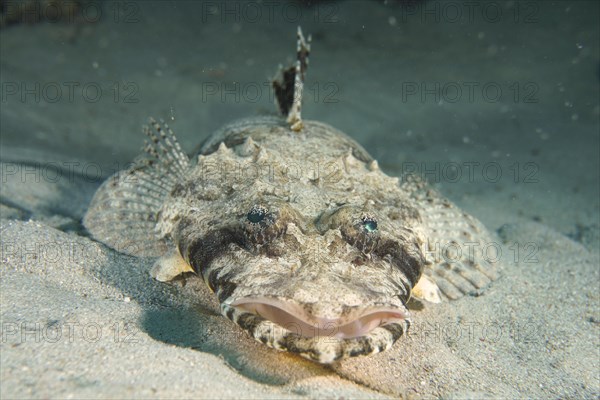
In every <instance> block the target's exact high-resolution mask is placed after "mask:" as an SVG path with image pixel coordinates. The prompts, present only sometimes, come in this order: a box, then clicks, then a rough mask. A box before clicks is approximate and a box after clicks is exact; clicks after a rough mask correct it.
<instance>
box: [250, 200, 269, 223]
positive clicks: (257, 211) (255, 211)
mask: <svg viewBox="0 0 600 400" xmlns="http://www.w3.org/2000/svg"><path fill="white" fill-rule="evenodd" d="M268 212H269V210H267V209H266V208H265V207H263V206H259V205H254V206H252V208H251V209H250V211H248V214H247V215H246V219H247V220H248V221H249V222H250V223H252V224H258V223H260V222H262V221H264V219H265V217H266V216H267V214H268Z"/></svg>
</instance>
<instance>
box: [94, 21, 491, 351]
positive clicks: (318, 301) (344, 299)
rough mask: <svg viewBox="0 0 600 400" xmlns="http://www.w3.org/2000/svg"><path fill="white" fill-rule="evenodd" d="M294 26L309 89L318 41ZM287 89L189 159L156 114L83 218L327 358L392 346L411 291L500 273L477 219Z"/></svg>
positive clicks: (250, 320) (463, 289) (235, 314)
mask: <svg viewBox="0 0 600 400" xmlns="http://www.w3.org/2000/svg"><path fill="white" fill-rule="evenodd" d="M298 35H299V46H298V60H299V61H298V62H297V64H296V75H295V77H296V78H295V79H296V83H297V85H296V88H301V85H302V82H301V81H300V80H299V79H300V78H298V77H299V76H301V75H302V76H303V73H302V74H300V71H302V72H303V71H304V69H303V68H305V67H306V65H307V56H308V51H309V46H308V45H307V44H306V43H305V42H304V38H303V37H302V35H301V32H300V31H299V33H298ZM290 73H292V72H290ZM292 77H293V75H292ZM288 81H293V80H292V79H291V78H290V79H288ZM285 90H289V87H286V86H285V85H284V86H281V90H280V91H281V93H283V95H282V96H281V98H283V99H288V100H289V99H293V101H294V102H295V104H294V105H293V106H290V105H287V106H284V107H282V105H281V104H280V109H286V110H289V109H292V110H294V111H293V114H292V115H288V116H287V119H286V118H283V117H261V118H254V119H247V120H243V121H240V122H237V123H234V124H231V125H228V126H226V127H225V128H223V129H222V130H220V131H218V132H216V133H214V134H213V135H211V136H210V137H209V138H208V139H207V140H206V141H205V143H204V144H203V145H202V146H201V148H200V150H199V152H198V154H196V155H194V156H192V157H191V158H188V156H187V155H186V154H185V153H184V152H183V151H182V150H181V149H180V147H179V145H178V144H177V141H176V139H175V136H174V134H173V133H172V132H171V131H170V130H169V129H168V127H167V126H166V125H161V124H158V123H156V122H154V121H151V128H146V134H147V135H148V137H149V138H150V143H149V144H148V145H147V147H146V149H145V151H146V153H147V154H145V155H144V156H143V157H141V158H139V159H138V160H137V161H136V162H135V164H134V166H133V167H132V168H130V169H129V170H126V171H121V172H120V173H117V174H115V175H114V176H113V177H111V178H110V179H109V180H107V182H105V183H104V184H103V185H102V187H101V188H100V189H98V192H97V193H96V195H95V197H94V199H93V200H92V203H91V204H90V207H89V210H88V213H87V214H86V216H85V218H84V224H85V226H86V228H87V229H88V230H89V231H90V233H91V234H92V236H93V237H94V238H96V239H98V240H100V241H102V242H104V243H106V244H107V245H109V246H111V247H113V248H115V249H117V250H119V251H122V252H124V253H128V254H133V255H138V256H153V257H159V256H160V257H161V258H159V259H158V261H157V262H156V264H155V267H154V268H153V271H152V274H153V276H154V277H155V278H156V279H158V280H160V281H168V280H171V279H172V278H173V277H175V276H177V275H178V274H181V273H183V272H186V271H193V272H195V273H197V274H198V275H199V276H200V277H202V278H203V279H204V280H205V282H206V283H207V285H208V286H209V287H210V288H211V289H212V290H213V291H214V292H215V293H216V295H217V297H218V300H219V302H220V304H221V312H222V314H223V315H224V316H226V317H227V318H229V319H231V320H232V321H234V322H235V323H236V324H238V325H239V326H240V327H242V328H243V329H245V330H246V331H248V332H249V333H250V334H251V335H252V336H253V337H254V338H255V339H257V340H259V341H261V342H263V343H265V344H266V345H268V346H270V347H273V348H276V349H279V350H287V351H290V352H294V353H298V354H300V355H302V356H304V357H307V358H309V359H311V360H314V361H317V362H321V363H331V362H334V361H337V360H341V359H343V358H346V357H353V356H357V355H366V354H372V353H377V352H379V351H383V350H385V349H388V348H389V347H391V346H392V345H393V343H394V342H395V341H396V340H397V339H398V338H399V337H400V336H401V335H402V334H403V333H404V332H405V331H406V330H407V329H408V327H409V325H410V314H409V311H408V309H407V307H406V303H407V301H408V299H409V297H410V296H411V292H413V294H414V295H416V296H417V297H419V298H421V299H425V300H429V301H433V302H437V301H440V300H441V299H442V297H443V298H448V299H456V298H459V297H461V296H462V295H464V294H468V293H473V292H476V291H477V290H478V289H480V288H483V287H485V286H486V285H487V284H489V282H490V281H491V280H493V279H494V277H495V271H494V267H493V265H491V264H490V263H488V262H487V260H486V259H485V257H483V256H482V253H481V247H482V246H483V245H485V244H486V242H489V241H490V238H489V236H488V235H487V233H486V230H485V228H483V226H482V225H481V224H480V223H479V222H478V221H477V220H476V219H474V218H473V217H471V216H469V215H467V214H465V213H463V212H462V211H461V210H459V209H458V208H456V207H455V206H454V205H453V204H452V203H450V202H449V201H448V200H446V199H444V198H443V197H441V196H440V195H439V194H437V193H436V192H435V191H433V190H430V189H428V188H427V185H425V184H424V183H423V182H422V181H421V180H419V179H415V178H411V179H408V177H405V178H407V179H403V180H402V182H401V181H400V180H399V179H398V178H391V177H389V176H387V175H386V174H384V173H383V172H382V171H381V170H379V168H378V166H377V162H375V161H373V159H372V158H371V156H370V155H369V154H368V153H367V152H366V151H365V150H364V149H363V148H362V147H361V146H360V145H359V144H357V143H356V142H355V141H353V140H352V139H350V138H349V137H348V136H346V135H345V134H343V133H342V132H340V131H338V130H336V129H334V128H332V127H331V126H328V125H326V124H323V123H320V122H315V121H303V120H302V119H301V118H300V101H301V99H299V98H294V97H293V96H291V97H290V96H288V95H287V94H286V93H285ZM281 101H287V100H281ZM447 245H451V246H450V247H448V246H447ZM474 245H476V246H474ZM456 247H458V248H459V250H460V249H461V248H463V249H475V250H476V251H475V252H472V251H463V252H460V254H458V255H455V254H450V253H452V251H454V250H456ZM438 287H439V289H438ZM440 289H441V292H440Z"/></svg>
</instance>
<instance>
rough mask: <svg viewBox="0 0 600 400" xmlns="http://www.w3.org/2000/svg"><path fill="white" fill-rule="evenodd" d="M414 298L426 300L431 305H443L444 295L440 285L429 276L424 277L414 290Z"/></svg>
mask: <svg viewBox="0 0 600 400" xmlns="http://www.w3.org/2000/svg"><path fill="white" fill-rule="evenodd" d="M412 295H413V297H416V298H417V299H419V300H426V301H428V302H430V303H441V302H442V293H441V292H440V288H438V285H437V284H436V283H435V282H434V281H433V280H432V279H431V278H430V277H428V276H427V275H422V276H421V279H419V282H417V284H416V285H415V287H414V288H413V289H412Z"/></svg>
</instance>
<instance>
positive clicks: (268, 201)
mask: <svg viewBox="0 0 600 400" xmlns="http://www.w3.org/2000/svg"><path fill="white" fill-rule="evenodd" d="M241 203H243V204H245V205H244V206H243V207H237V210H238V211H237V213H229V214H227V213H223V214H222V215H221V216H220V217H219V218H218V222H214V223H212V224H211V225H212V226H213V228H214V229H213V230H211V233H208V234H207V235H204V236H203V237H202V238H201V239H200V240H199V241H197V242H196V243H195V245H194V246H193V248H190V249H183V252H182V254H187V255H188V257H189V258H190V259H191V260H192V262H191V264H192V265H198V266H199V268H198V271H199V272H200V274H201V275H202V277H203V278H204V280H205V281H206V282H207V284H208V286H209V287H210V288H211V289H212V290H213V291H214V292H215V293H216V294H217V297H218V299H219V302H220V304H221V312H222V314H223V315H224V316H226V317H227V318H229V319H230V320H232V321H233V322H234V323H236V324H237V325H239V326H240V327H241V328H242V329H244V330H245V331H247V332H248V333H249V334H250V335H251V336H252V337H254V338H255V339H256V340H258V341H260V342H262V343H264V344H266V345H268V346H270V347H272V348H275V349H278V350H285V351H289V352H293V353H298V354H300V355H301V356H303V357H306V358H309V359H311V360H313V361H316V362H319V363H331V362H335V361H338V360H341V359H344V358H348V357H354V356H359V355H368V354H373V353H377V352H380V351H383V350H386V349H388V348H390V347H391V346H392V345H393V343H394V342H395V341H396V340H397V339H398V338H399V337H400V336H401V335H402V334H403V333H404V332H405V331H406V330H407V329H408V327H409V325H410V314H409V311H408V309H407V307H406V302H407V301H408V298H409V296H410V291H411V288H412V287H413V286H414V285H415V284H416V281H417V280H418V278H419V276H420V275H421V272H422V268H423V264H424V261H423V257H422V254H421V249H420V244H419V242H418V240H416V236H415V235H413V234H412V231H411V230H410V229H406V228H403V227H402V224H401V223H399V222H397V221H393V220H392V219H391V218H390V217H389V215H388V214H387V213H386V212H382V211H385V210H379V212H378V211H376V210H373V209H370V210H365V207H364V206H363V205H352V204H345V205H341V206H334V207H331V206H330V207H327V208H326V209H323V210H320V211H318V212H317V211H316V210H315V212H314V214H312V215H307V214H306V213H305V212H301V211H300V210H306V209H307V207H301V206H299V205H297V204H294V203H293V202H289V201H286V200H281V199H278V198H276V197H269V196H261V198H260V200H256V199H255V200H253V201H252V200H251V199H245V200H243V201H241ZM313 208H314V207H313ZM194 249H198V250H197V251H196V250H194Z"/></svg>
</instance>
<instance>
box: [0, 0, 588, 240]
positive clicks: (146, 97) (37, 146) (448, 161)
mask: <svg viewBox="0 0 600 400" xmlns="http://www.w3.org/2000/svg"><path fill="white" fill-rule="evenodd" d="M23 3H27V5H26V6H23ZM67 4H70V6H64V4H63V7H62V8H58V7H56V6H55V3H51V2H50V3H48V2H32V1H26V2H14V1H13V2H10V1H2V2H1V5H2V12H3V14H2V17H3V27H2V29H1V30H0V45H1V47H0V50H1V61H0V80H1V83H2V100H1V103H0V105H1V110H0V124H1V126H0V128H1V138H2V146H1V152H0V155H1V158H2V161H4V162H7V163H9V164H10V163H15V162H18V163H23V162H24V163H26V164H33V165H37V166H38V167H41V172H39V171H38V172H37V174H38V176H34V175H31V176H32V177H33V178H31V177H30V178H29V180H30V181H32V182H33V181H35V180H36V179H41V180H42V181H45V182H46V183H48V182H51V181H52V180H53V179H54V177H55V176H56V174H57V171H58V174H59V175H60V179H65V177H68V178H69V179H70V175H68V174H69V173H70V172H73V173H74V174H76V175H77V176H78V177H79V178H81V179H82V180H84V181H85V182H86V183H89V185H88V186H93V187H95V186H97V185H98V184H99V183H100V182H101V181H102V179H104V178H105V177H106V176H108V175H110V174H111V173H113V172H114V171H115V170H117V169H119V168H121V167H123V166H125V165H126V163H127V162H128V161H130V160H132V159H133V158H134V157H135V155H136V154H137V153H138V152H139V149H140V147H141V144H142V141H143V136H142V134H141V125H142V124H143V123H145V122H146V121H147V118H148V117H149V116H154V117H156V118H164V119H165V120H167V121H169V122H170V124H171V126H172V127H173V128H174V130H175V132H176V133H177V135H178V136H179V138H180V141H181V142H182V145H183V146H184V148H185V149H188V150H190V151H191V150H192V149H193V148H194V147H195V146H196V145H197V144H198V143H200V142H201V141H202V140H203V139H204V138H205V137H206V136H207V135H209V134H210V133H211V132H212V131H214V130H215V129H217V128H218V127H220V126H221V125H223V124H225V123H227V122H229V121H231V120H233V119H236V118H241V117H247V116H252V115H259V114H265V113H274V112H275V111H276V109H275V106H274V103H273V97H272V94H271V93H270V90H269V81H270V79H271V78H272V77H273V76H274V75H275V73H276V71H277V66H278V64H281V63H283V64H284V65H287V64H288V63H290V62H291V61H292V60H293V58H294V55H295V44H296V43H295V32H296V27H297V26H298V25H301V26H302V28H303V30H304V32H305V34H312V38H313V45H312V50H313V51H312V54H311V58H310V66H309V72H308V76H307V91H306V94H305V104H304V110H303V111H304V114H303V115H304V117H305V118H307V119H317V120H321V121H324V122H328V123H330V124H332V125H334V126H335V127H337V128H339V129H341V130H343V131H345V132H346V133H348V134H349V135H350V136H352V137H354V138H355V139H356V140H357V141H359V142H360V143H361V144H362V145H363V146H364V147H365V148H366V149H367V150H369V151H370V152H371V153H372V154H373V156H374V157H375V158H377V159H378V160H379V161H380V165H381V166H382V167H383V168H384V170H386V171H387V172H389V173H390V174H393V175H400V174H401V173H403V172H413V171H416V172H417V173H422V174H424V175H425V176H426V177H427V178H428V179H429V180H430V181H431V182H432V183H433V184H435V185H437V186H439V187H440V189H441V190H442V191H443V192H444V193H445V194H446V195H448V196H449V197H451V198H452V199H453V200H455V201H456V202H458V203H459V204H460V205H461V206H463V207H465V208H466V209H468V210H470V211H471V212H472V213H474V214H475V215H477V216H478V217H480V218H481V219H482V220H483V221H484V222H485V223H487V224H488V225H490V226H491V227H492V228H495V227H498V226H500V225H501V224H502V223H504V222H505V221H506V220H508V219H510V218H513V217H515V216H517V217H523V216H524V217H526V218H531V219H534V220H536V221H541V222H543V223H545V224H547V225H549V226H551V227H553V228H555V229H557V230H559V231H560V232H562V233H565V234H568V235H571V236H572V237H581V236H582V235H583V233H585V232H587V231H590V230H592V231H593V230H596V232H597V229H598V208H599V200H598V197H599V196H598V194H599V183H598V182H599V172H598V171H599V146H600V145H599V115H600V105H599V79H600V67H599V43H598V42H599V37H600V35H599V27H598V21H599V18H598V17H599V16H600V15H599V5H598V2H595V1H553V2H551V1H485V2H469V1H444V2H438V1H406V2H402V1H385V2H382V1H367V0H364V1H357V0H355V1H345V2H342V1H314V2H294V1H289V2H288V1H261V2H259V1H228V2H219V1H206V2H200V1H143V2H133V1H116V2H110V1H106V2H105V1H95V2H89V1H77V2H75V1H73V2H67ZM23 7H29V8H23ZM24 10H25V11H24ZM19 165H20V164H19ZM17 169H18V171H17V172H16V173H23V171H25V172H26V170H24V169H23V168H21V167H17ZM44 171H45V172H44ZM14 173H15V167H14V166H10V167H8V169H7V168H4V169H3V177H4V175H6V174H14ZM32 174H34V173H32ZM26 180H27V179H26ZM70 180H71V179H70ZM69 190H71V189H69ZM73 190H77V189H73ZM86 193H91V191H88V192H86ZM86 196H87V197H86ZM69 197H71V198H77V201H78V202H79V204H78V205H77V207H76V208H78V209H85V205H86V204H85V203H86V201H87V200H89V195H87V194H86V195H84V196H80V197H77V196H76V195H70V196H69V195H68V194H67V195H66V197H65V198H69ZM21 200H22V197H18V196H17V198H12V199H11V198H10V194H8V193H5V194H3V195H2V201H3V204H5V205H12V206H19V207H22V208H24V209H26V210H27V209H28V207H33V206H30V205H29V204H27V203H26V202H25V203H23V202H22V201H21ZM65 201H67V202H68V201H69V200H65ZM69 207H73V206H71V205H69V206H68V207H67V208H69ZM30 211H31V210H30ZM65 212H66V213H68V210H66V211H65ZM78 213H79V212H78ZM78 213H75V214H78ZM74 217H77V215H74Z"/></svg>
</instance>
